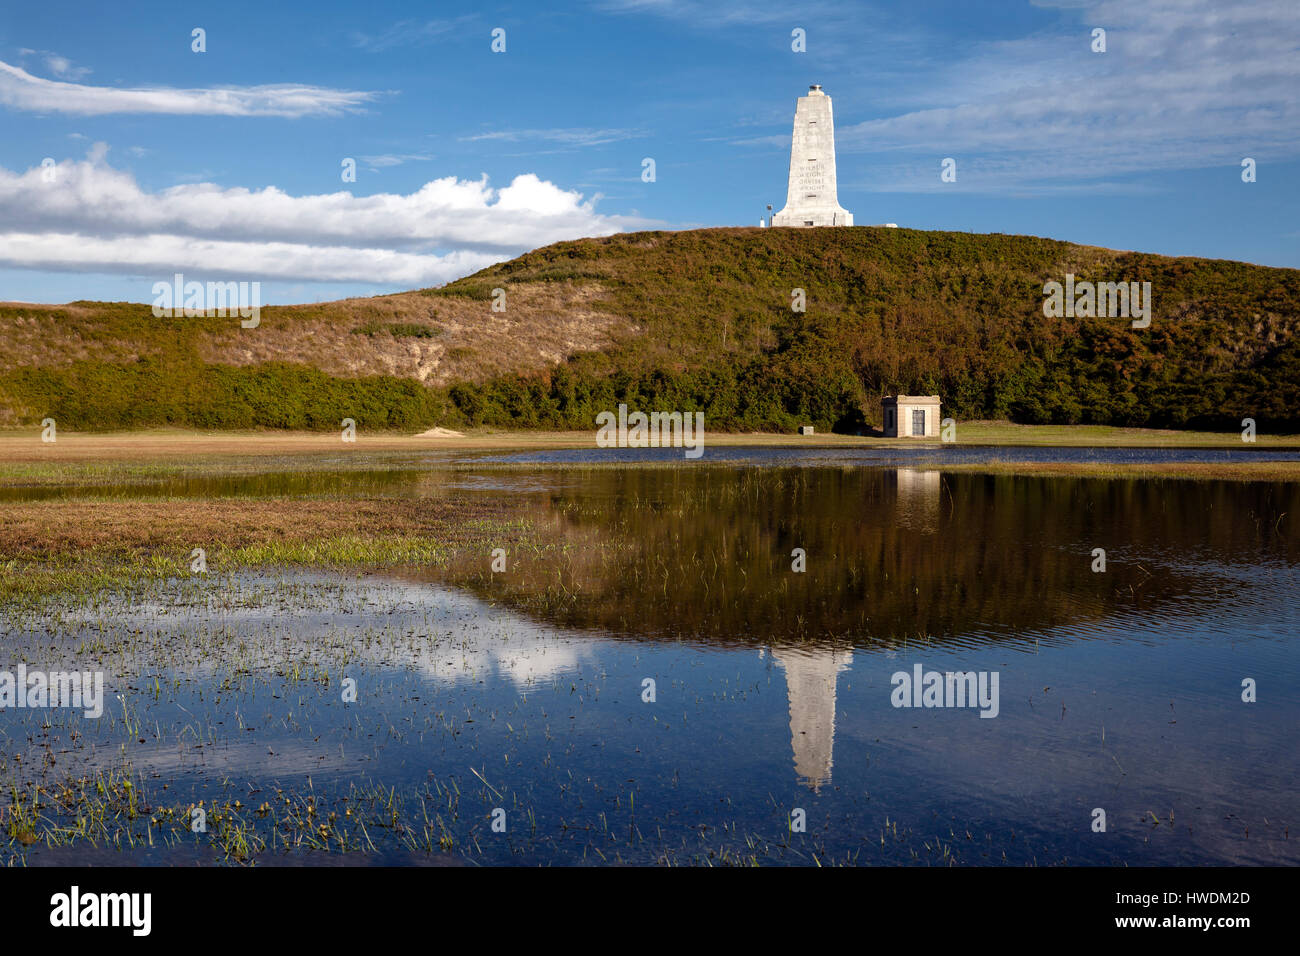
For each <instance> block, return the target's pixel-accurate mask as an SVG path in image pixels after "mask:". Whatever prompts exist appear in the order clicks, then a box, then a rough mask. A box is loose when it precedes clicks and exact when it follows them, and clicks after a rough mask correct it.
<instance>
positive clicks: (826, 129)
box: [772, 83, 853, 226]
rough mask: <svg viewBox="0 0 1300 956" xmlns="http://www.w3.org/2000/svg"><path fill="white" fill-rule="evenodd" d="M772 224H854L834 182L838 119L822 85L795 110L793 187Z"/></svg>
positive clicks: (791, 169) (792, 164) (792, 165)
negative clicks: (842, 203)
mask: <svg viewBox="0 0 1300 956" xmlns="http://www.w3.org/2000/svg"><path fill="white" fill-rule="evenodd" d="M772 225H773V226H851V225H853V213H851V212H848V211H847V210H845V209H843V208H842V207H841V206H840V202H839V198H838V196H837V187H836V184H835V118H834V117H833V116H832V114H831V98H830V97H829V96H827V95H826V94H825V93H823V92H822V88H821V86H820V85H819V84H816V83H814V84H813V85H812V86H810V87H808V95H807V96H801V97H799V99H798V101H797V102H796V104H795V109H794V137H793V139H792V140H791V143H790V188H789V190H788V191H787V193H786V197H785V208H784V209H782V210H781V211H780V212H778V213H777V214H776V215H775V216H773V217H772Z"/></svg>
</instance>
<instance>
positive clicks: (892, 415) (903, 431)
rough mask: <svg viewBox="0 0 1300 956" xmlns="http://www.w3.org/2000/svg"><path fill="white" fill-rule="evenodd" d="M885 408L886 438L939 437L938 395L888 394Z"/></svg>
mask: <svg viewBox="0 0 1300 956" xmlns="http://www.w3.org/2000/svg"><path fill="white" fill-rule="evenodd" d="M881 405H882V406H883V408H884V412H885V417H884V430H885V437H886V438H938V437H939V396H938V395H886V396H885V397H884V398H883V399H881Z"/></svg>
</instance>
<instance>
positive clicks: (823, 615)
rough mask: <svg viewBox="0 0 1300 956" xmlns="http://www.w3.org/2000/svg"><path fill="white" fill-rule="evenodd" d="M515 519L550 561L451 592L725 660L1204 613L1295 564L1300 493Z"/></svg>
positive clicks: (691, 485)
mask: <svg viewBox="0 0 1300 956" xmlns="http://www.w3.org/2000/svg"><path fill="white" fill-rule="evenodd" d="M530 508H531V511H532V517H533V519H534V520H535V521H536V522H537V523H538V524H539V525H540V526H541V527H542V528H543V529H544V531H545V533H546V534H547V535H549V536H550V537H552V539H553V541H554V548H553V549H551V550H550V551H548V552H547V553H545V554H543V555H541V556H540V557H528V558H520V559H518V560H514V559H512V561H511V568H510V571H509V573H507V574H504V575H496V576H492V575H490V574H488V573H486V562H483V563H482V564H481V565H479V566H476V567H473V568H461V569H460V570H459V571H458V572H456V574H455V577H456V579H457V580H458V582H459V583H462V584H465V585H468V586H469V587H471V588H472V589H474V590H476V591H478V592H480V593H482V594H485V595H486V594H490V595H492V596H494V597H496V598H498V599H501V600H504V601H505V602H507V603H509V604H511V605H514V606H517V607H521V608H523V609H526V610H529V611H531V612H533V613H536V614H538V615H539V616H542V617H543V618H545V619H547V620H551V621H553V622H555V623H559V624H563V625H566V626H577V627H597V628H601V629H603V630H605V631H608V632H610V633H612V634H615V635H629V636H635V635H648V634H653V635H661V636H668V637H673V638H679V639H689V640H700V641H704V642H710V643H723V644H731V645H734V644H753V645H767V644H772V645H779V644H788V643H807V642H810V641H815V642H818V643H825V642H827V641H829V642H831V643H842V644H844V645H845V646H848V645H850V644H863V643H866V644H870V643H874V642H877V641H883V642H886V643H894V642H899V641H903V640H916V639H925V638H929V639H932V640H935V641H939V642H967V643H982V642H987V641H992V640H1032V639H1034V638H1035V637H1037V636H1039V635H1041V634H1042V632H1044V631H1046V630H1047V629H1052V628H1061V627H1069V626H1071V625H1077V624H1080V623H1084V622H1089V621H1098V620H1102V619H1115V620H1120V621H1125V622H1139V624H1140V622H1141V621H1142V620H1150V619H1152V618H1166V617H1176V616H1179V615H1191V614H1195V613H1199V612H1203V611H1205V610H1206V609H1209V608H1212V607H1214V606H1215V605H1216V602H1219V601H1221V600H1222V589H1223V587H1224V586H1225V585H1226V581H1225V579H1222V578H1220V577H1219V576H1218V575H1217V574H1216V571H1215V569H1216V568H1223V567H1224V566H1225V565H1232V564H1235V563H1239V564H1242V565H1250V566H1258V565H1260V564H1261V563H1268V562H1284V563H1294V562H1296V560H1297V557H1298V556H1300V543H1298V542H1297V540H1296V536H1295V535H1294V534H1293V533H1291V527H1292V523H1291V516H1293V515H1296V514H1298V513H1300V489H1297V488H1296V487H1295V486H1288V485H1284V484H1267V483H1243V482H1234V483H1229V482H1190V481H1143V480H1105V479H1061V478H1028V477H1023V478H1022V477H1006V476H986V475H968V474H960V475H953V474H945V475H942V476H941V475H940V474H939V473H937V472H925V471H917V470H913V469H906V468H903V469H897V470H876V469H861V468H852V469H850V468H846V469H838V470H837V469H815V470H814V469H808V470H796V469H789V470H787V469H763V470H759V469H737V470H732V469H724V468H680V469H673V470H667V469H646V470H638V469H627V470H617V471H615V470H610V471H594V472H591V473H589V474H588V475H587V476H585V480H584V481H583V483H582V485H581V487H579V488H570V489H565V490H562V491H556V492H552V493H551V494H550V495H549V496H547V497H546V498H545V499H542V498H538V499H537V500H536V502H535V504H533V505H531V506H530ZM796 548H802V549H803V550H804V551H805V552H806V554H807V570H806V571H804V572H796V571H794V570H792V567H791V566H792V560H793V559H792V552H793V551H794V550H795V549H796ZM1094 548H1104V549H1105V550H1106V552H1107V565H1108V566H1107V570H1106V573H1104V574H1097V573H1094V572H1093V571H1092V569H1091V566H1092V562H1093V557H1092V551H1093V549H1094Z"/></svg>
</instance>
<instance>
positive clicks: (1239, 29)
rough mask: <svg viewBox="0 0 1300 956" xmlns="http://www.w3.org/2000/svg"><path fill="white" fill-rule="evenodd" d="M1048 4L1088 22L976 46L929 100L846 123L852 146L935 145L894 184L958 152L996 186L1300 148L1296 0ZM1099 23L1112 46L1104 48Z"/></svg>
mask: <svg viewBox="0 0 1300 956" xmlns="http://www.w3.org/2000/svg"><path fill="white" fill-rule="evenodd" d="M1038 5H1040V6H1049V5H1050V6H1062V7H1066V6H1068V7H1070V8H1077V12H1072V13H1071V14H1070V16H1071V17H1072V18H1075V19H1077V21H1078V28H1077V29H1075V30H1072V31H1069V32H1061V31H1059V30H1058V31H1054V32H1052V33H1050V34H1044V35H1035V36H1031V37H1027V38H1023V39H1019V40H1015V41H1010V42H1000V43H995V44H985V45H982V46H978V47H976V48H975V49H974V51H973V52H972V54H971V55H970V56H968V57H966V58H963V59H960V60H957V61H956V62H954V63H952V64H951V65H950V66H948V67H947V68H943V69H940V70H937V71H936V72H935V74H934V75H933V77H932V79H931V81H930V84H929V85H928V86H927V88H925V89H922V90H917V91H916V94H915V95H916V96H917V98H918V99H920V100H921V101H922V103H924V104H925V105H922V106H921V108H918V109H915V110H912V111H909V112H906V113H902V114H900V115H897V116H892V117H888V118H884V119H876V120H870V121H867V122H862V123H852V124H847V125H841V126H838V127H837V129H836V145H837V147H838V149H839V151H840V152H841V153H855V152H857V153H877V154H888V153H900V154H903V155H906V156H909V157H912V156H921V155H924V156H926V157H927V161H926V162H924V163H921V164H919V165H918V166H917V168H918V169H919V170H920V172H919V173H918V175H916V177H915V178H912V179H910V180H899V179H896V178H894V177H895V175H896V174H897V173H898V171H899V169H900V168H903V167H902V166H900V165H893V166H888V167H887V166H880V167H877V169H876V174H875V176H874V181H875V183H876V188H879V189H882V190H889V189H898V188H905V187H906V186H907V184H908V182H909V181H910V182H911V183H912V184H913V185H914V187H915V188H917V189H918V190H930V189H938V188H943V187H942V186H941V184H940V182H939V166H938V163H939V159H940V158H942V157H947V156H951V157H954V158H956V159H957V161H958V169H959V174H958V182H957V186H958V187H959V188H963V189H988V190H992V191H1003V190H1020V189H1024V188H1026V187H1027V186H1028V185H1029V184H1034V183H1037V184H1040V185H1041V184H1046V183H1058V184H1069V183H1088V182H1095V183H1097V184H1098V186H1099V187H1102V186H1113V185H1114V184H1113V183H1108V182H1107V180H1109V179H1110V178H1112V177H1116V176H1123V175H1131V174H1135V173H1143V172H1157V171H1160V170H1172V169H1195V168H1205V167H1210V166H1215V165H1224V166H1232V167H1235V166H1236V165H1237V164H1238V163H1240V161H1241V159H1242V158H1243V157H1245V156H1252V157H1254V158H1256V159H1259V160H1263V159H1265V158H1268V159H1273V160H1282V159H1292V158H1295V157H1296V156H1298V155H1300V98H1297V97H1296V94H1295V91H1296V90H1297V89H1300V55H1298V53H1300V8H1298V7H1297V6H1296V5H1295V3H1294V2H1293V0H1254V2H1251V0H1241V2H1237V3H1234V4H1231V5H1223V4H1219V3H1214V2H1211V0H1178V2H1173V0H1123V2H1120V0H1091V2H1075V0H1058V2H1057V3H1050V2H1049V0H1039V2H1038ZM1094 24H1104V25H1105V28H1106V30H1107V50H1106V52H1105V53H1093V52H1092V51H1091V49H1090V32H1091V27H1092V25H1094ZM837 105H838V104H837ZM839 112H840V111H839V109H837V113H839ZM840 115H842V114H840ZM837 118H838V117H837ZM931 160H932V161H931ZM948 188H952V187H951V186H948Z"/></svg>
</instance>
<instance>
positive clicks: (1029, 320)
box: [0, 227, 1300, 433]
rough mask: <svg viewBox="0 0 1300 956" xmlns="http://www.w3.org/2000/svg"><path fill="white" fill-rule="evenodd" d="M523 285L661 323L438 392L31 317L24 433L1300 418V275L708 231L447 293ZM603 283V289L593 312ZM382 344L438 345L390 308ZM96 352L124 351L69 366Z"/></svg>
mask: <svg viewBox="0 0 1300 956" xmlns="http://www.w3.org/2000/svg"><path fill="white" fill-rule="evenodd" d="M1066 272H1071V273H1073V274H1074V275H1076V277H1078V279H1079V280H1084V279H1087V280H1090V281H1094V282H1101V281H1149V282H1151V284H1152V290H1153V298H1154V306H1153V315H1152V321H1151V326H1150V327H1149V328H1147V329H1143V330H1135V329H1132V328H1131V327H1130V326H1129V323H1128V321H1127V320H1124V319H1065V318H1060V319H1049V318H1046V317H1044V316H1043V313H1042V301H1043V294H1042V287H1043V284H1044V282H1046V281H1048V280H1057V281H1059V280H1061V279H1062V278H1063V277H1064V275H1065V273H1066ZM521 283H532V284H538V283H541V284H551V285H553V286H555V288H556V289H557V290H559V293H560V294H561V295H562V296H568V297H569V299H567V300H562V301H560V302H559V304H558V305H556V306H555V308H556V309H558V310H559V311H565V310H567V309H569V308H572V309H575V310H579V309H587V310H596V311H601V312H608V313H613V314H615V315H617V316H619V317H621V318H622V319H624V320H625V322H626V327H628V328H631V329H635V330H636V331H635V332H627V333H619V334H617V335H615V336H614V340H613V341H612V344H609V345H607V346H606V347H604V348H601V349H599V350H597V351H591V352H580V353H578V354H575V355H572V356H571V357H569V358H568V359H566V360H564V361H562V362H560V363H559V364H557V365H555V366H554V367H552V368H549V369H542V370H539V371H536V372H534V373H530V374H510V375H499V374H496V373H490V372H484V373H482V374H489V375H496V377H491V378H485V379H482V378H480V379H469V380H463V381H453V382H451V383H449V384H446V385H444V386H440V387H437V388H429V387H425V386H424V385H422V384H420V383H419V382H417V381H415V380H414V379H401V378H395V377H392V376H370V377H367V378H357V379H348V378H339V377H334V376H329V375H325V374H324V373H322V372H320V371H319V370H317V369H315V368H312V367H311V363H312V361H313V358H314V355H313V350H312V342H311V337H310V335H308V334H306V333H304V334H303V335H302V342H301V362H300V363H294V362H282V363H267V364H258V365H252V366H246V367H238V368H234V367H229V366H222V365H214V364H211V363H209V362H206V361H204V360H203V358H202V357H201V356H202V355H203V354H204V352H203V349H202V347H201V346H202V343H203V342H206V341H209V339H210V338H211V337H212V336H222V335H224V336H227V337H228V336H230V335H231V334H232V329H231V327H230V323H229V322H225V324H224V325H222V324H221V323H222V322H224V321H225V320H219V319H167V320H159V319H155V318H153V317H152V315H151V314H150V312H149V308H148V306H144V305H132V304H128V303H74V304H72V305H70V306H66V307H28V306H7V307H4V308H0V332H3V333H4V334H5V335H8V336H10V341H12V342H13V343H14V344H13V345H11V346H10V349H11V352H13V351H16V350H18V348H19V345H18V343H19V341H20V340H21V341H23V342H26V343H28V344H26V345H24V346H23V348H26V349H28V350H34V349H37V346H35V345H32V344H31V341H32V340H31V338H30V335H29V333H28V332H27V331H24V330H25V329H27V326H22V325H17V324H14V323H16V320H17V319H18V318H20V317H22V316H28V317H29V318H28V320H26V321H30V316H31V315H32V314H34V313H36V312H40V313H41V315H42V316H43V319H42V321H45V322H47V323H48V324H49V326H50V332H49V334H48V335H46V336H44V337H43V338H40V339H39V341H40V343H41V344H40V346H39V351H40V354H39V355H35V356H33V355H31V354H27V353H24V355H23V361H24V362H26V363H27V364H24V365H21V366H17V365H10V366H6V367H4V368H3V369H2V370H0V420H4V419H5V418H7V419H8V420H9V421H10V422H15V423H16V422H22V423H27V424H31V423H34V422H38V421H40V420H41V419H42V418H44V417H46V416H51V417H54V418H55V419H56V420H57V421H58V422H59V423H60V425H61V426H66V427H69V428H78V429H112V428H138V427H145V426H157V425H180V426H189V427H199V428H223V429H230V428H253V427H269V428H291V429H320V430H324V429H333V428H337V427H338V423H339V421H341V420H342V419H343V418H345V417H350V418H354V419H356V421H357V422H358V425H359V426H361V427H370V428H385V427H388V428H406V427H412V428H414V427H428V426H430V425H435V424H441V425H447V426H450V427H456V428H462V427H472V426H494V427H503V428H504V427H509V428H522V429H590V428H591V427H593V421H594V418H595V415H596V413H597V412H600V411H604V410H608V409H612V408H615V407H616V406H617V405H618V404H619V403H620V402H626V403H627V404H629V405H631V406H633V407H636V408H640V409H646V410H655V409H660V410H675V411H683V412H691V411H697V410H700V411H703V412H704V413H705V416H706V422H707V425H708V427H709V428H711V429H712V430H714V431H725V430H767V431H789V430H792V429H794V428H795V427H796V426H798V425H800V424H805V423H811V424H813V425H815V426H816V427H817V429H818V430H819V431H828V430H836V431H840V432H847V433H853V432H856V431H858V430H860V429H863V428H869V427H870V426H872V425H874V424H876V423H878V422H879V419H880V404H879V400H880V396H882V395H884V394H893V393H900V392H901V393H908V394H939V395H940V396H942V397H943V400H944V414H945V415H946V416H951V417H953V418H955V419H957V420H958V421H962V420H972V419H1009V420H1012V421H1015V422H1019V423H1029V424H1053V425H1073V424H1093V425H1111V426H1146V427H1158V428H1197V429H1213V430H1223V431H1236V430H1239V429H1240V427H1241V425H1240V423H1241V420H1242V419H1243V418H1247V417H1249V418H1253V419H1255V421H1256V423H1257V425H1258V427H1259V429H1260V431H1261V432H1274V433H1276V432H1283V431H1291V432H1294V431H1297V430H1300V339H1297V336H1296V330H1297V327H1298V326H1300V305H1298V304H1297V303H1300V271H1297V270H1292V269H1272V268H1266V267H1263V266H1255V265H1249V264H1245V263H1239V262H1229V261H1222V260H1208V259H1194V258H1170V257H1165V256H1156V255H1148V254H1144V253H1133V252H1120V251H1115V250H1108V249H1100V248H1096V247H1089V246H1079V245H1074V244H1071V243H1066V242H1059V241H1055V240H1051V239H1042V238H1036V237H1032V236H1007V235H996V234H994V235H974V234H970V233H956V232H930V231H921V230H910V229H877V228H872V227H861V228H852V229H811V230H797V229H766V230H759V229H701V230H688V231H683V232H647V233H630V234H621V235H616V236H611V237H607V238H601V239H583V240H577V241H573V242H562V243H556V244H554V245H551V246H547V247H545V248H542V249H538V250H535V251H533V252H530V253H528V254H526V255H524V256H520V257H519V258H517V259H514V260H511V261H510V262H505V263H500V264H497V265H494V266H491V267H489V268H487V269H484V270H482V271H481V272H479V273H476V274H475V275H473V276H469V277H466V278H464V279H461V280H458V281H456V282H453V283H450V284H449V285H447V286H445V287H443V288H440V289H429V290H423V292H422V294H423V296H426V297H435V298H437V299H439V300H447V303H449V308H450V309H451V311H452V312H453V313H456V314H459V310H458V309H457V305H458V304H460V305H464V306H465V310H464V311H465V313H466V314H468V315H473V314H476V313H479V312H481V309H482V306H481V303H482V302H484V301H486V300H489V299H491V298H492V289H494V288H504V289H507V290H509V289H510V288H511V287H513V286H515V285H518V284H521ZM593 285H594V286H597V287H598V288H599V290H600V293H601V294H600V295H599V296H597V297H596V298H595V299H592V298H591V297H590V296H587V297H586V298H583V296H585V295H587V292H586V291H584V290H587V291H589V290H590V289H591V287H592V286H593ZM794 288H801V289H804V290H805V292H806V294H807V311H806V312H803V313H797V312H793V311H792V310H791V308H790V301H791V298H790V297H791V290H792V289H794ZM416 301H420V299H418V298H417V299H416ZM566 301H567V302H568V305H566V304H565V302H566ZM367 302H368V303H371V304H372V305H367V306H365V308H366V309H369V313H368V314H370V315H375V316H377V315H381V314H388V315H390V316H391V315H396V314H397V312H396V311H395V310H396V306H395V305H392V302H393V300H392V299H391V298H382V297H381V298H378V299H374V300H367ZM439 307H440V308H441V307H443V304H442V303H440V304H439ZM358 308H359V307H358V306H357V305H356V304H355V303H351V304H348V305H345V304H342V303H324V304H321V305H317V306H312V307H301V308H294V309H279V310H275V309H269V308H268V309H267V310H264V317H263V318H264V322H265V323H268V327H270V324H271V323H280V324H282V325H283V326H284V328H285V329H288V330H289V332H290V334H291V333H292V329H293V328H294V327H295V326H294V323H295V322H300V320H305V319H312V320H318V319H327V320H330V321H338V322H348V323H349V324H352V323H353V322H354V320H355V318H356V313H357V310H358ZM42 309H44V312H41V310H42ZM385 310H387V312H386V313H385ZM539 321H540V319H539ZM466 328H468V329H470V330H472V329H473V323H466ZM417 330H418V331H417ZM358 331H359V333H361V334H363V335H368V336H374V335H379V334H390V335H396V336H399V337H403V336H404V337H412V336H419V337H424V336H427V335H433V334H436V332H435V331H434V330H433V329H431V328H430V327H428V326H424V325H420V324H418V323H406V322H384V321H381V320H380V319H379V318H373V319H372V320H371V321H369V322H367V323H363V324H362V325H361V326H360V327H359V329H358ZM20 333H21V334H20ZM465 334H466V335H469V337H468V338H464V337H462V338H460V339H458V340H457V341H458V343H459V344H457V345H456V346H455V349H454V350H453V351H454V352H455V355H451V354H449V356H448V357H449V358H450V359H452V360H455V358H456V357H457V356H458V357H459V358H461V359H464V358H467V357H471V356H472V357H473V358H474V359H475V362H476V367H481V368H483V369H491V368H494V367H500V366H502V365H505V364H508V363H507V362H506V361H505V359H506V358H508V356H505V355H503V354H501V352H502V350H503V349H508V348H509V346H508V345H502V344H500V343H499V342H498V343H496V344H493V343H491V342H489V341H486V340H483V341H481V342H480V340H479V339H476V338H474V337H473V335H472V331H471V332H468V333H465ZM22 335H28V338H27V339H22ZM467 342H468V343H469V344H465V343H467ZM86 353H89V354H90V355H93V356H101V355H102V356H107V357H103V358H101V357H84V358H78V359H74V360H72V361H69V360H68V356H76V355H83V354H86ZM480 359H481V360H482V361H479V360H480Z"/></svg>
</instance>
